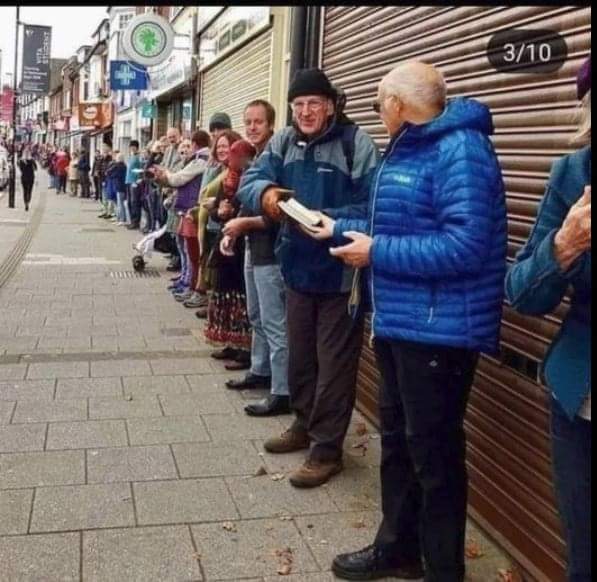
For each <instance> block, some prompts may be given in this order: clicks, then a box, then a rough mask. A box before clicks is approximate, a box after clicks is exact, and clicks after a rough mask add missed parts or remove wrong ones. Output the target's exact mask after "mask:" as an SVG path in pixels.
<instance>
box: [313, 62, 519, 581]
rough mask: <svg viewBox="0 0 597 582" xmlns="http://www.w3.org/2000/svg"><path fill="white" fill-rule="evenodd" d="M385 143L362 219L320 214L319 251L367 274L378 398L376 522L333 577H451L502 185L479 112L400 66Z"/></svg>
mask: <svg viewBox="0 0 597 582" xmlns="http://www.w3.org/2000/svg"><path fill="white" fill-rule="evenodd" d="M373 106H374V109H375V111H377V112H378V113H379V116H380V117H381V120H382V122H383V123H384V125H385V126H386V128H387V130H388V133H389V134H390V136H391V139H390V143H389V145H388V148H387V149H386V153H385V155H384V159H383V161H382V163H381V164H380V166H379V168H378V171H377V173H376V176H375V179H374V184H373V189H372V193H371V206H370V210H369V214H368V218H367V219H363V218H361V217H358V216H357V217H356V218H355V219H348V220H347V219H337V220H333V218H334V217H332V218H323V222H324V225H323V228H321V229H319V231H318V233H317V235H316V236H317V237H318V238H319V239H322V240H330V239H333V240H335V241H336V243H337V244H340V245H342V246H341V247H340V248H335V249H332V251H331V252H332V254H333V255H334V256H336V257H338V258H339V259H341V260H342V261H343V262H344V263H345V264H348V265H351V266H353V267H361V268H363V267H369V270H370V283H371V296H372V302H373V321H372V326H373V334H374V347H375V352H376V356H377V361H378V366H379V369H380V372H381V374H382V377H383V383H382V386H381V390H380V404H379V408H380V417H381V425H382V426H381V433H382V465H381V481H382V507H383V521H382V523H381V526H380V528H379V531H378V534H377V537H376V539H375V542H374V543H373V545H371V546H368V547H366V548H364V549H363V550H360V551H357V552H353V553H350V554H343V555H340V556H337V557H336V559H335V560H334V563H333V570H334V573H335V574H336V576H339V577H341V578H346V579H350V580H373V579H376V578H382V577H386V576H396V577H398V578H418V577H421V576H422V573H423V571H422V565H421V563H422V561H421V556H423V557H424V561H425V581H426V582H462V581H463V580H464V539H465V537H464V536H465V524H466V503H467V473H466V465H465V434H464V427H463V424H464V414H465V411H466V405H467V400H468V396H469V393H470V389H471V385H472V381H473V376H474V373H475V368H476V365H477V359H478V355H479V352H495V351H496V349H497V345H498V337H499V326H500V317H501V310H502V300H503V280H504V275H505V272H506V242H507V238H506V206H505V194H504V185H503V181H502V176H501V170H500V166H499V164H498V160H497V156H496V154H495V152H494V150H493V146H492V144H491V141H490V140H489V135H490V134H491V133H493V124H492V121H491V114H490V112H489V109H488V108H487V106H485V105H483V104H482V103H480V102H478V101H475V100H473V99H464V98H456V99H448V100H447V99H446V85H445V82H444V79H443V77H442V75H441V73H440V72H439V71H438V70H437V69H435V68H434V67H433V66H431V65H426V64H423V63H420V62H408V63H404V64H402V65H399V66H398V67H396V68H395V69H394V70H393V71H391V72H390V73H388V75H386V77H384V79H382V81H381V83H380V85H379V89H378V95H377V100H376V101H375V102H374V104H373Z"/></svg>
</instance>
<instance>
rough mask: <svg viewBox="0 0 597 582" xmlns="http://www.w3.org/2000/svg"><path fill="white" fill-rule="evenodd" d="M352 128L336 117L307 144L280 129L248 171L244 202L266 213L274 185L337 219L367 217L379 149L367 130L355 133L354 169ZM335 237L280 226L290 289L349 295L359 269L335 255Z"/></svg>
mask: <svg viewBox="0 0 597 582" xmlns="http://www.w3.org/2000/svg"><path fill="white" fill-rule="evenodd" d="M348 129H349V126H348V125H346V124H341V123H337V122H336V121H334V122H333V123H332V124H331V125H330V127H329V128H328V129H327V130H326V131H325V132H324V133H323V134H322V135H321V136H319V137H318V138H316V139H314V140H313V141H311V142H309V143H307V144H305V143H304V142H301V140H300V138H299V136H298V134H297V132H296V131H295V129H294V128H293V127H286V128H284V129H281V130H280V131H278V132H276V133H275V134H274V136H273V137H272V139H270V141H269V143H268V144H267V146H266V148H265V150H264V151H263V153H262V154H261V156H259V158H258V159H257V160H256V161H255V163H254V164H253V165H252V166H251V167H250V168H249V169H248V170H247V171H246V172H245V174H244V175H243V177H242V180H241V183H240V187H239V189H238V192H237V194H236V196H237V198H238V199H239V200H240V202H241V204H242V205H243V206H244V207H245V208H247V209H248V210H250V211H251V212H253V213H255V214H261V195H262V194H263V192H264V191H265V190H266V189H267V188H268V187H269V186H272V185H274V184H278V185H280V186H282V187H284V188H290V189H292V190H294V191H295V196H296V199H297V200H298V201H299V202H301V203H302V204H304V205H305V206H307V207H308V208H312V209H314V210H323V212H325V213H326V214H328V215H329V216H331V217H332V218H338V217H340V216H355V215H356V216H365V215H366V213H367V206H368V204H369V192H370V183H371V179H372V177H373V174H374V171H375V167H376V166H377V160H378V152H377V148H376V147H375V144H374V143H373V140H372V139H371V138H370V137H369V135H368V134H367V133H365V132H364V131H363V130H362V129H357V130H356V133H355V134H354V137H353V144H354V149H353V152H354V154H353V163H352V171H350V172H349V167H348V165H349V164H348V161H347V159H346V156H345V155H344V152H343V147H342V140H343V139H344V136H345V134H344V132H345V131H348ZM330 246H331V241H326V242H325V243H321V242H318V241H316V240H313V239H312V238H310V237H308V236H307V235H305V234H303V233H302V232H301V231H300V230H299V229H298V228H295V227H291V226H290V224H289V223H288V221H285V223H284V224H283V225H282V227H281V228H280V234H279V235H278V240H277V244H276V256H277V257H278V259H279V260H280V266H281V269H282V275H283V276H284V281H285V283H286V285H288V287H290V288H291V289H293V290H294V291H298V292H300V293H339V292H345V293H348V292H349V291H350V289H351V284H352V279H353V275H354V270H353V269H351V268H348V267H345V266H344V264H343V263H342V262H340V261H338V260H337V259H335V258H334V257H332V256H331V255H330V253H329V247H330Z"/></svg>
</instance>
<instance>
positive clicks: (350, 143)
mask: <svg viewBox="0 0 597 582" xmlns="http://www.w3.org/2000/svg"><path fill="white" fill-rule="evenodd" d="M357 130H358V127H357V126H356V125H355V124H354V123H350V124H347V125H345V126H344V127H343V131H342V152H343V153H344V159H345V160H346V165H347V167H348V175H349V176H352V168H353V166H354V152H355V146H354V139H355V136H356V134H357Z"/></svg>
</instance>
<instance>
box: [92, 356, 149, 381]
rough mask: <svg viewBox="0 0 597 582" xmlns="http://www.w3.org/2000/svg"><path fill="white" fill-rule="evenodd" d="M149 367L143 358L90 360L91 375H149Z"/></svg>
mask: <svg viewBox="0 0 597 582" xmlns="http://www.w3.org/2000/svg"><path fill="white" fill-rule="evenodd" d="M149 375H151V369H150V367H149V363H148V362H146V361H144V360H105V361H100V362H91V376H92V377H94V378H96V377H103V376H104V377H105V376H149Z"/></svg>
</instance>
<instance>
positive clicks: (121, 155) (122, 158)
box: [116, 152, 125, 162]
mask: <svg viewBox="0 0 597 582" xmlns="http://www.w3.org/2000/svg"><path fill="white" fill-rule="evenodd" d="M124 160H125V157H124V154H123V153H122V152H120V153H119V154H117V155H116V161H117V162H124Z"/></svg>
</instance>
